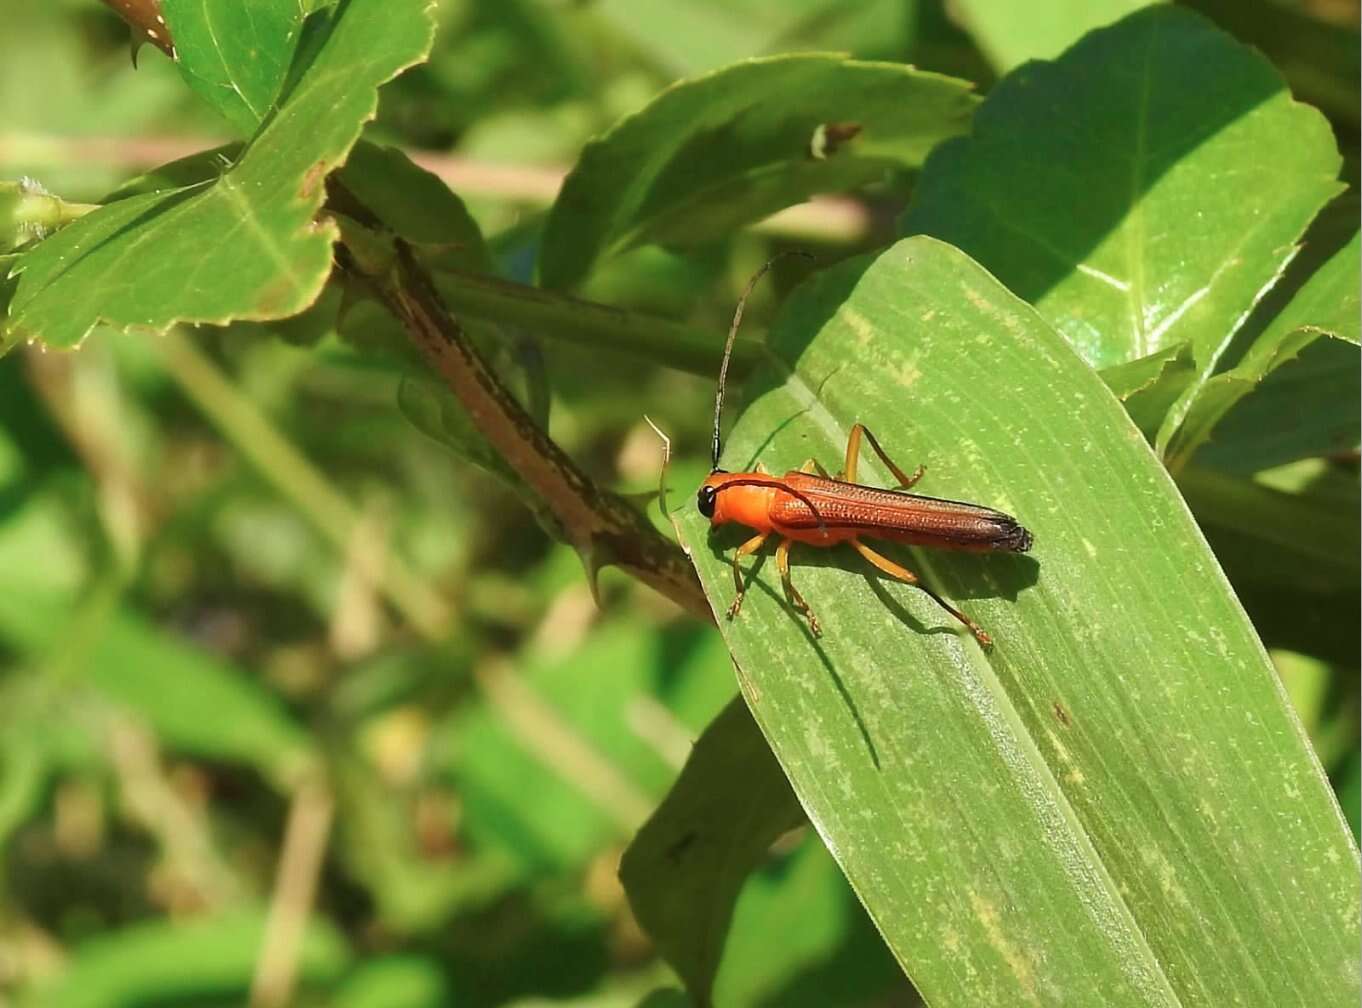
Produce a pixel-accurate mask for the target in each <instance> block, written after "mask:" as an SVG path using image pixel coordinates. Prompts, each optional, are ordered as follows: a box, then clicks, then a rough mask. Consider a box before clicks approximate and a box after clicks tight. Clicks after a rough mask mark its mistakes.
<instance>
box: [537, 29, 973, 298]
mask: <svg viewBox="0 0 1362 1008" xmlns="http://www.w3.org/2000/svg"><path fill="white" fill-rule="evenodd" d="M970 87H971V85H969V84H968V83H967V82H965V81H960V80H955V79H953V78H950V77H943V76H941V75H939V74H931V73H924V72H922V71H918V70H914V69H913V68H911V67H907V66H902V65H899V64H893V63H869V62H858V61H856V60H848V59H844V58H841V57H838V56H832V55H820V54H812V55H798V56H777V57H772V58H768V59H754V60H748V61H746V62H743V63H738V64H735V65H733V66H730V67H726V68H725V69H723V70H719V71H717V72H715V73H712V74H709V75H708V76H704V77H698V78H696V79H694V80H689V81H684V82H682V83H680V84H677V85H674V86H673V87H671V88H669V89H668V90H666V91H664V92H663V93H662V94H661V95H660V96H658V97H657V98H656V99H654V100H653V102H652V103H650V104H649V105H648V106H647V107H646V108H644V109H643V110H642V111H641V112H639V113H637V114H636V115H632V116H629V117H628V118H626V119H624V120H623V121H622V122H620V123H619V124H618V125H616V126H615V127H614V128H613V129H611V130H610V131H609V132H607V133H606V134H605V135H604V136H602V137H600V138H599V139H597V140H594V141H592V142H591V143H590V144H588V145H587V147H586V149H585V150H584V151H583V152H582V156H581V158H580V159H579V160H578V162H577V166H576V167H575V168H574V169H573V170H572V173H571V174H570V175H569V176H568V178H567V180H566V181H565V182H564V183H563V189H562V191H561V192H560V193H559V195H558V200H557V202H556V203H555V204H554V207H553V210H552V212H551V213H550V215H549V221H548V224H547V225H546V227H545V230H544V244H543V248H542V250H541V253H540V263H539V275H540V278H541V280H542V282H543V284H544V286H546V287H554V288H570V287H575V286H576V285H578V284H579V283H580V282H581V281H582V280H583V279H584V278H585V277H586V276H587V275H588V274H589V273H590V272H591V270H592V267H593V266H594V265H595V263H596V262H598V261H599V260H601V259H603V258H606V257H608V256H610V255H614V254H615V253H618V252H621V251H623V250H625V249H628V248H631V247H632V246H635V245H638V244H641V243H643V242H660V243H663V244H673V245H683V244H689V243H695V242H700V241H709V240H714V239H715V238H719V237H723V236H725V235H727V234H729V233H730V232H732V231H734V230H736V229H738V228H741V227H742V226H743V225H745V224H750V223H752V222H753V221H756V220H760V219H761V218H762V217H765V216H767V215H769V214H772V213H774V212H775V211H777V210H780V209H781V208H783V207H787V206H790V205H792V204H795V203H799V202H802V201H803V200H805V199H807V198H808V197H809V196H811V195H813V194H815V193H820V192H838V191H842V190H847V189H854V188H856V187H858V186H861V185H864V184H866V183H868V182H872V181H877V180H880V179H882V178H884V177H885V176H886V175H887V174H888V173H890V172H893V171H895V170H897V169H904V168H916V167H917V166H918V165H920V164H921V163H922V160H923V158H925V157H926V155H927V152H928V151H929V150H931V148H932V147H933V146H935V145H936V144H937V143H938V142H939V141H941V140H943V139H945V138H946V137H950V136H955V135H957V134H959V133H960V132H961V131H963V130H964V129H965V128H966V127H967V126H968V124H969V119H970V116H971V114H972V113H973V111H974V108H975V106H976V104H977V100H976V99H975V98H974V96H973V95H972V94H971V93H970ZM820 131H821V132H820ZM820 137H821V141H820V139H819V138H820Z"/></svg>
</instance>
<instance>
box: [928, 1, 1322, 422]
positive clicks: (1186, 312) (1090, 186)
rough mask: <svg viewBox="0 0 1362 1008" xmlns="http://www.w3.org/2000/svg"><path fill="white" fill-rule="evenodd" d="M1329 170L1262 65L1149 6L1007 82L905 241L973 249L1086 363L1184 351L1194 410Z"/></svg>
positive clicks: (1312, 132)
mask: <svg viewBox="0 0 1362 1008" xmlns="http://www.w3.org/2000/svg"><path fill="white" fill-rule="evenodd" d="M1339 165H1340V159H1339V155H1338V151H1337V148H1336V146H1335V143H1334V139H1333V136H1332V133H1331V132H1330V129H1329V125H1328V123H1327V122H1326V121H1325V120H1324V118H1323V117H1322V116H1321V115H1320V114H1319V113H1318V112H1316V111H1315V110H1313V109H1311V108H1309V107H1307V106H1304V105H1300V104H1297V103H1296V102H1294V101H1292V99H1291V95H1290V94H1289V92H1288V91H1287V90H1286V86H1285V84H1284V83H1283V82H1282V79H1281V77H1280V75H1279V74H1278V73H1277V72H1276V71H1275V70H1274V69H1273V68H1272V66H1271V65H1270V64H1268V62H1267V61H1266V60H1265V59H1263V57H1262V56H1260V55H1259V54H1258V53H1256V52H1254V51H1253V50H1251V49H1249V48H1248V47H1246V46H1243V45H1241V44H1239V43H1238V42H1236V41H1235V40H1234V39H1232V38H1231V37H1230V36H1228V35H1226V34H1224V33H1223V32H1221V31H1219V30H1218V29H1216V28H1215V27H1214V26H1213V25H1211V24H1210V23H1209V22H1207V21H1206V20H1205V19H1203V18H1202V17H1200V16H1199V15H1196V14H1193V13H1191V12H1189V11H1187V10H1185V9H1182V8H1179V7H1175V6H1172V5H1158V6H1155V7H1151V8H1148V9H1146V10H1143V11H1139V12H1137V13H1135V14H1132V15H1130V16H1129V17H1127V18H1125V19H1124V20H1122V21H1120V22H1118V23H1117V24H1115V25H1113V26H1112V27H1110V28H1105V29H1102V30H1100V31H1095V32H1092V33H1090V34H1089V35H1087V36H1086V37H1084V38H1083V39H1082V40H1081V41H1080V42H1079V43H1078V44H1077V45H1075V46H1074V47H1073V48H1072V49H1070V50H1068V51H1067V52H1066V53H1065V54H1064V55H1063V56H1061V57H1060V58H1059V59H1058V60H1056V61H1055V62H1053V63H1030V64H1027V65H1025V66H1023V67H1020V68H1019V69H1017V70H1016V71H1014V72H1013V73H1011V74H1009V75H1008V76H1007V77H1006V78H1005V79H1004V80H1003V81H1001V82H1000V83H999V85H998V86H997V87H996V88H995V89H994V90H993V92H992V93H991V94H990V95H989V97H988V100H987V101H986V102H985V103H984V104H983V106H981V107H980V110H979V113H978V114H977V115H976V117H975V121H974V128H973V131H972V133H971V134H970V136H968V137H966V138H963V139H960V140H956V141H953V142H949V143H947V144H944V145H943V146H942V147H940V148H939V149H938V150H937V151H936V152H935V153H934V154H933V156H932V157H931V158H930V159H929V160H928V162H927V165H926V167H925V168H924V170H923V176H922V181H921V183H920V185H919V186H918V188H917V190H916V191H915V193H914V198H913V204H912V206H911V207H910V208H909V211H908V214H907V216H906V217H905V219H904V222H903V233H905V234H915V233H924V234H931V235H935V236H936V237H938V238H942V239H944V240H946V241H949V242H951V243H952V244H954V245H957V246H959V247H960V248H961V249H963V250H964V251H966V252H967V253H969V254H970V255H971V256H973V257H974V258H975V259H977V260H978V261H979V262H980V263H981V264H983V265H984V266H985V267H986V268H988V269H989V270H990V271H991V272H993V273H994V274H995V275H996V276H997V277H998V278H999V279H1000V280H1002V281H1003V283H1005V284H1006V285H1007V286H1008V287H1009V288H1011V290H1012V291H1013V292H1014V293H1016V294H1017V295H1018V296H1019V297H1021V298H1022V299H1023V300H1025V301H1028V302H1030V303H1031V304H1033V305H1035V306H1036V308H1037V310H1039V311H1040V313H1041V315H1042V316H1044V317H1045V318H1046V319H1047V320H1048V321H1049V322H1050V323H1051V324H1052V325H1053V326H1054V327H1055V328H1056V329H1058V330H1059V331H1060V332H1061V333H1062V334H1063V335H1064V336H1065V338H1066V339H1068V341H1069V342H1070V344H1072V345H1073V346H1074V348H1075V349H1077V350H1078V352H1079V353H1080V354H1081V355H1082V356H1083V357H1084V358H1085V359H1086V360H1087V361H1088V362H1089V363H1090V364H1092V365H1093V366H1094V367H1097V368H1106V367H1110V366H1112V365H1114V364H1120V363H1124V362H1127V361H1131V360H1135V359H1137V358H1140V357H1145V356H1148V355H1149V354H1152V353H1155V352H1157V351H1159V350H1161V349H1163V348H1165V347H1170V346H1176V345H1178V344H1180V343H1188V344H1190V346H1191V348H1192V352H1193V355H1194V358H1195V360H1196V364H1197V380H1196V381H1194V382H1193V383H1192V384H1191V385H1190V386H1189V389H1188V393H1187V394H1185V395H1184V397H1183V403H1184V404H1185V401H1186V398H1187V395H1189V394H1190V393H1191V391H1192V390H1194V389H1195V388H1196V387H1197V386H1198V385H1199V383H1200V382H1202V381H1204V380H1205V379H1206V378H1207V377H1208V376H1209V375H1210V373H1211V370H1212V368H1213V367H1214V365H1215V362H1216V360H1217V359H1218V357H1219V355H1220V353H1221V352H1222V351H1223V350H1224V348H1225V346H1226V344H1227V343H1228V341H1229V339H1230V337H1231V336H1232V335H1233V334H1234V332H1235V330H1236V329H1237V328H1238V326H1239V325H1240V323H1241V322H1242V320H1243V318H1244V316H1245V315H1246V314H1247V313H1248V311H1249V309H1250V308H1251V307H1252V305H1253V304H1254V302H1255V301H1256V300H1257V298H1258V297H1259V296H1260V294H1261V293H1262V291H1263V290H1264V288H1266V287H1267V286H1268V285H1270V284H1271V283H1272V282H1273V281H1274V279H1275V278H1276V277H1277V276H1278V275H1279V274H1280V272H1281V270H1282V269H1283V268H1284V267H1285V265H1286V263H1287V261H1288V260H1289V259H1290V257H1291V256H1292V254H1293V253H1294V250H1295V242H1296V241H1297V240H1298V239H1299V238H1300V236H1301V234H1302V233H1303V232H1304V230H1305V228H1306V226H1307V225H1308V224H1309V222H1310V220H1311V218H1312V217H1313V216H1314V215H1315V213H1316V212H1317V211H1318V210H1319V209H1320V208H1321V207H1322V206H1323V205H1324V204H1325V203H1326V202H1327V201H1328V199H1329V198H1330V197H1331V196H1332V195H1334V194H1335V193H1336V192H1337V191H1338V190H1339V185H1338V183H1337V182H1336V181H1335V177H1336V176H1337V174H1338V170H1339ZM1183 408H1185V406H1179V407H1178V408H1175V409H1174V410H1173V411H1172V412H1171V413H1170V416H1169V419H1168V420H1167V421H1165V427H1168V428H1170V429H1171V427H1173V426H1176V423H1177V421H1178V419H1179V411H1180V410H1181V409H1183Z"/></svg>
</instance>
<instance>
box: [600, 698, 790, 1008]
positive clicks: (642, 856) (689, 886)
mask: <svg viewBox="0 0 1362 1008" xmlns="http://www.w3.org/2000/svg"><path fill="white" fill-rule="evenodd" d="M803 821H804V812H803V810H802V809H801V808H800V807H799V803H798V802H797V801H796V800H795V796H794V792H792V791H791V790H790V784H789V782H788V781H787V780H786V779H785V774H784V772H783V771H782V770H781V769H780V764H779V763H777V762H776V760H775V757H774V756H772V755H771V749H770V747H769V746H768V745H767V744H766V740H765V739H763V738H762V737H761V733H760V732H759V731H757V728H756V725H754V724H753V723H752V715H751V714H750V713H748V710H747V708H746V707H745V706H744V705H743V703H742V701H741V700H737V699H735V700H733V701H732V702H731V703H729V705H728V706H727V707H725V708H724V710H723V712H722V713H721V714H720V715H719V716H718V717H717V718H715V719H714V721H713V723H712V724H710V726H709V727H708V728H706V729H705V733H704V734H703V735H701V736H700V739H699V741H697V742H696V743H695V748H694V749H693V750H691V754H690V757H689V758H688V759H687V760H686V765H685V767H684V768H683V769H682V771H681V776H680V777H678V778H677V780H676V783H675V784H673V785H672V789H671V790H670V791H669V792H668V793H667V797H666V799H664V800H663V802H662V804H661V805H660V806H658V808H657V811H656V812H654V813H653V814H652V816H651V817H650V818H649V820H648V821H647V822H646V823H645V824H644V825H643V828H642V829H641V830H639V831H638V835H637V836H635V837H634V839H633V842H632V843H630V845H629V848H628V849H627V850H626V851H625V852H624V857H623V858H622V859H621V860H620V881H622V882H623V883H624V889H625V892H627V893H628V894H629V905H630V906H631V907H632V908H633V911H634V916H635V917H636V918H637V919H638V922H639V923H640V924H641V925H643V928H644V930H646V931H647V932H648V934H649V935H650V936H651V937H652V939H653V941H654V942H655V943H656V944H657V947H658V950H659V951H661V953H662V954H663V956H665V957H666V959H667V962H669V963H670V964H671V966H672V968H673V969H675V970H676V972H677V973H678V974H679V975H680V976H681V978H682V979H683V980H685V982H686V988H687V989H688V990H689V991H690V993H691V995H692V996H693V997H694V998H695V999H696V1000H698V1001H699V1002H700V1003H702V1004H704V1003H708V1001H709V999H710V996H711V993H712V988H713V986H714V976H715V973H716V972H717V971H718V968H719V957H720V955H721V954H722V952H723V947H724V939H725V938H726V937H727V936H728V927H729V923H730V922H731V920H732V919H733V907H734V904H735V903H736V902H737V899H738V893H739V891H740V890H741V889H742V886H743V883H744V882H745V881H746V880H747V876H748V873H749V872H751V870H752V869H753V868H755V867H756V866H757V865H758V864H760V863H761V862H762V861H763V860H764V859H765V858H766V856H767V852H768V851H769V850H770V847H771V844H773V843H774V842H775V841H776V839H777V838H778V837H780V835H781V834H783V833H786V832H788V831H789V830H792V829H794V828H795V827H796V826H798V825H799V824H800V823H801V822H803Z"/></svg>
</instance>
